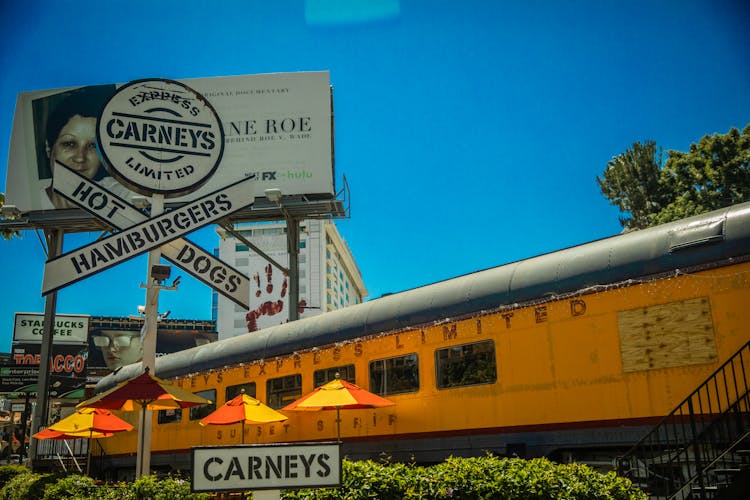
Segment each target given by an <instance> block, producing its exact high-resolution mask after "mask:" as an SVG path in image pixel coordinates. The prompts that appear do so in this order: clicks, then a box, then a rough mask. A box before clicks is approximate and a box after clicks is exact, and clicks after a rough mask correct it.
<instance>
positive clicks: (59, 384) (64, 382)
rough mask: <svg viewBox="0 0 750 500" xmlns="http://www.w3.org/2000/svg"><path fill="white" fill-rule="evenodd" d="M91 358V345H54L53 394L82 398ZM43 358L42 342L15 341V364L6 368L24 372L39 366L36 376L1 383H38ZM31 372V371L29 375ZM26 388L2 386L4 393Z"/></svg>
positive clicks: (51, 368) (12, 355)
mask: <svg viewBox="0 0 750 500" xmlns="http://www.w3.org/2000/svg"><path fill="white" fill-rule="evenodd" d="M88 357H89V352H88V345H87V344H82V345H80V344H79V345H72V344H56V345H53V346H52V353H51V356H50V372H49V373H50V386H49V387H50V388H49V391H50V396H51V397H54V398H72V397H82V396H83V389H84V388H85V387H86V377H87V371H86V367H87V360H88ZM40 359H41V345H40V344H39V343H15V344H13V347H12V352H11V362H12V363H13V365H12V366H6V367H4V368H5V369H6V370H9V374H10V375H16V376H18V375H20V374H22V372H23V371H24V369H26V370H28V369H30V368H35V369H36V377H35V376H33V374H30V375H32V376H31V377H26V378H24V377H18V380H17V382H12V380H13V379H11V381H9V380H4V379H5V377H2V380H0V382H7V383H11V382H12V383H18V384H24V386H27V385H28V384H27V382H31V381H32V380H33V383H34V384H36V380H37V377H38V370H39V363H40ZM27 375H29V374H27ZM23 390H24V389H23V387H21V386H19V387H11V386H10V385H6V386H3V387H0V391H2V392H17V391H23Z"/></svg>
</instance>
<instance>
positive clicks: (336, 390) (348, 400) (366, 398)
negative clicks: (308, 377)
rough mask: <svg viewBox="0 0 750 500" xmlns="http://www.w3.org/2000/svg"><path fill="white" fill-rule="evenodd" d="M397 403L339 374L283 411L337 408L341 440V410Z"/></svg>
mask: <svg viewBox="0 0 750 500" xmlns="http://www.w3.org/2000/svg"><path fill="white" fill-rule="evenodd" d="M395 404H396V403H394V402H392V401H388V400H387V399H385V398H381V397H380V396H378V395H377V394H373V393H371V392H368V391H366V390H364V389H362V388H361V387H359V386H357V385H354V384H352V383H350V382H347V381H346V380H341V378H339V374H338V373H337V374H336V378H335V379H334V380H331V381H330V382H328V383H327V384H323V385H321V386H320V387H318V388H317V389H315V390H314V391H312V392H311V393H310V394H307V395H306V396H302V397H301V398H299V399H298V400H297V401H295V402H293V403H291V404H288V405H287V406H285V407H284V408H282V409H281V411H310V410H333V409H335V410H336V431H337V435H338V440H339V441H341V410H342V409H344V410H356V409H360V408H381V407H383V406H394V405H395Z"/></svg>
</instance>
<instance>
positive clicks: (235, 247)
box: [234, 245, 250, 252]
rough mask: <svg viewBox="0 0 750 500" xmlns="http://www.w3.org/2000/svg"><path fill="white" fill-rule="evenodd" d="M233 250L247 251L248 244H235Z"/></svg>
mask: <svg viewBox="0 0 750 500" xmlns="http://www.w3.org/2000/svg"><path fill="white" fill-rule="evenodd" d="M234 250H235V251H236V252H247V251H248V250H250V249H249V248H248V246H247V245H235V246H234Z"/></svg>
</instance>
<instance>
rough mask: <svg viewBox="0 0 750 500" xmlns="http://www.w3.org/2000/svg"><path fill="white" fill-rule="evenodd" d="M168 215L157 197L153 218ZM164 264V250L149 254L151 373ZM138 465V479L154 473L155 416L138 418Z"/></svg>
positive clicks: (147, 359)
mask: <svg viewBox="0 0 750 500" xmlns="http://www.w3.org/2000/svg"><path fill="white" fill-rule="evenodd" d="M163 212H164V195H163V194H160V193H154V194H153V195H152V196H151V218H152V219H153V218H154V217H158V216H159V215H161V214H162V213H163ZM160 260H161V247H156V248H154V249H153V250H151V251H150V252H149V254H148V269H147V270H146V287H145V288H146V318H145V321H144V329H145V331H144V332H142V333H141V335H142V336H143V341H142V343H141V345H142V346H143V363H142V366H143V368H144V370H145V369H147V368H148V370H149V371H150V372H151V373H156V367H155V364H156V331H157V328H158V325H157V320H158V315H159V290H160V289H161V285H160V283H159V282H158V281H157V279H156V278H154V277H153V276H152V274H153V272H152V271H153V268H154V266H158V265H159V261H160ZM138 418H139V420H140V422H139V424H140V425H139V426H138V453H137V456H138V464H137V466H136V471H135V475H136V477H137V478H139V477H142V476H147V475H149V474H150V473H151V424H152V414H151V412H148V413H147V412H140V416H139V417H138Z"/></svg>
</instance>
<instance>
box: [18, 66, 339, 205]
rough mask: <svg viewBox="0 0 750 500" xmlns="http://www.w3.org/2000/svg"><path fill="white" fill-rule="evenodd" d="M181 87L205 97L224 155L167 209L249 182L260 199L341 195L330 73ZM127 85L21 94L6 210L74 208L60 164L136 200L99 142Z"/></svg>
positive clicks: (129, 136) (180, 135) (162, 129)
mask: <svg viewBox="0 0 750 500" xmlns="http://www.w3.org/2000/svg"><path fill="white" fill-rule="evenodd" d="M180 82H181V83H182V84H184V85H187V86H188V87H190V88H191V89H193V90H195V91H196V92H197V93H199V94H201V95H202V96H203V97H204V98H205V99H206V100H207V101H208V102H209V103H210V104H211V106H212V107H213V108H214V109H215V110H216V114H217V115H218V117H219V120H220V122H221V126H222V128H223V130H224V150H223V156H222V158H221V162H220V165H219V166H218V168H217V169H216V171H215V172H214V173H213V175H212V176H211V177H210V179H208V181H207V182H206V183H205V184H203V185H202V187H200V189H197V190H196V191H194V192H192V193H190V194H187V195H185V196H182V197H178V198H174V199H173V200H171V201H174V202H177V203H180V202H187V201H190V200H194V199H198V198H200V197H201V196H204V195H206V194H207V193H212V192H214V191H217V190H219V189H221V188H223V187H224V186H227V185H229V184H231V183H234V182H237V181H239V180H242V179H246V178H250V177H253V178H255V179H257V186H258V187H257V188H256V197H263V196H264V195H263V192H264V190H265V189H270V188H276V189H280V190H281V192H282V193H283V195H305V196H308V197H313V198H319V199H328V198H333V197H334V196H335V187H334V176H333V142H332V140H333V136H332V116H331V91H330V80H329V74H328V72H307V73H277V74H266V75H250V76H233V77H220V78H201V79H187V80H180ZM121 86H122V85H119V84H108V85H96V86H88V87H79V88H71V89H56V90H45V91H35V92H23V93H21V94H19V96H18V100H17V103H16V111H15V116H14V119H13V129H12V135H11V144H10V154H9V162H8V171H7V180H6V191H7V192H6V203H7V204H9V205H15V206H16V207H18V209H19V210H20V211H21V212H29V211H36V210H52V209H65V208H74V207H75V205H73V204H72V203H71V202H70V201H69V200H66V199H65V198H63V197H62V196H60V195H59V194H58V193H55V192H54V191H52V189H51V183H52V177H53V175H54V164H55V162H59V163H62V164H63V165H65V166H67V167H69V168H70V169H72V170H74V171H76V172H78V173H79V174H80V175H83V176H85V177H86V178H88V179H91V180H94V181H96V182H98V183H99V184H100V185H102V186H103V187H105V188H106V189H108V190H110V191H111V192H113V193H115V194H117V195H119V196H120V197H122V198H124V199H125V200H127V201H130V200H132V198H133V197H134V196H138V195H137V194H136V193H134V192H132V191H130V190H128V189H127V188H126V187H125V186H123V185H121V184H120V183H119V182H117V181H116V180H115V179H114V178H113V177H112V176H111V174H110V171H112V166H108V165H106V164H105V163H104V161H103V160H102V154H101V150H100V147H99V144H98V142H97V126H98V123H97V120H98V117H99V116H100V114H101V112H102V110H103V109H104V108H105V105H106V104H107V103H108V101H109V100H110V99H111V98H112V97H113V95H114V94H115V91H116V90H117V89H118V88H119V87H121ZM132 99H133V100H134V103H135V104H140V105H142V104H143V102H144V101H145V102H153V106H154V107H155V108H156V107H159V103H160V102H161V101H164V100H165V99H166V100H169V99H172V97H171V96H169V95H166V94H165V93H164V92H163V91H159V90H153V91H147V90H143V91H142V92H140V93H139V94H138V95H137V96H133V97H132ZM136 101H137V102H136ZM135 104H134V105H135ZM104 125H105V128H106V124H104ZM178 129H179V130H178ZM107 130H109V131H110V132H112V134H113V137H114V136H116V137H117V138H118V139H122V140H131V141H133V140H136V141H140V142H148V141H149V140H153V141H157V142H164V141H175V143H179V144H183V143H184V144H188V145H189V144H190V142H191V141H197V140H198V138H197V136H196V137H192V135H191V133H190V130H187V129H186V130H182V129H180V127H179V124H173V125H164V126H155V125H153V124H149V123H146V122H143V123H141V122H138V121H137V120H131V121H128V120H120V121H116V120H115V121H113V123H112V125H111V127H109V128H108V129H107ZM204 139H205V138H204ZM204 142H205V141H204ZM131 163H132V164H126V165H117V168H119V169H123V168H129V169H134V170H137V171H139V172H140V173H141V174H143V175H145V176H146V177H147V176H148V174H149V172H148V171H147V170H148V169H147V168H145V167H143V166H142V165H141V166H140V167H139V165H137V164H135V162H131ZM139 168H140V170H139ZM175 175H176V174H175Z"/></svg>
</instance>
